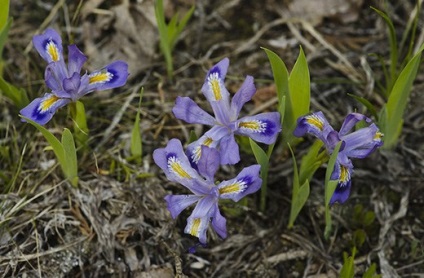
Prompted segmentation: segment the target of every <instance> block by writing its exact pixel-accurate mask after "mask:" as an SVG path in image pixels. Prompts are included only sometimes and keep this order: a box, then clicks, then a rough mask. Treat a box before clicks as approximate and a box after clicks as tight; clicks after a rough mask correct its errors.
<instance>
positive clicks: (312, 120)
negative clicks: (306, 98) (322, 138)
mask: <svg viewBox="0 0 424 278" xmlns="http://www.w3.org/2000/svg"><path fill="white" fill-rule="evenodd" d="M305 118H306V121H307V122H308V124H310V125H313V126H315V127H316V128H318V129H319V130H321V131H322V130H323V129H324V122H323V121H322V120H321V119H320V118H319V117H317V116H315V115H310V116H307V117H305Z"/></svg>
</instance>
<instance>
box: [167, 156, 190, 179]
mask: <svg viewBox="0 0 424 278" xmlns="http://www.w3.org/2000/svg"><path fill="white" fill-rule="evenodd" d="M168 167H169V169H170V170H171V171H172V172H174V173H175V174H177V175H178V176H180V177H181V178H183V179H191V176H190V175H189V174H188V173H187V172H186V171H185V170H184V169H183V167H182V166H181V163H180V162H179V161H178V160H177V159H176V158H175V157H174V156H172V157H170V158H169V159H168Z"/></svg>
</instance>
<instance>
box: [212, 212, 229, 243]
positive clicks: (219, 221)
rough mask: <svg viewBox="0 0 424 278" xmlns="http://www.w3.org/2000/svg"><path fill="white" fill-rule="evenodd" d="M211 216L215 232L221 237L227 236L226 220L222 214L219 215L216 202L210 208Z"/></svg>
mask: <svg viewBox="0 0 424 278" xmlns="http://www.w3.org/2000/svg"><path fill="white" fill-rule="evenodd" d="M211 216H212V227H213V229H214V230H215V232H216V233H217V234H218V235H219V236H220V237H221V238H226V237H227V220H226V219H225V217H224V216H222V215H221V212H220V211H219V208H218V204H215V205H214V207H213V208H212V210H211Z"/></svg>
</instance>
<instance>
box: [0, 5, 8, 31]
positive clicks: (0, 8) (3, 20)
mask: <svg viewBox="0 0 424 278" xmlns="http://www.w3.org/2000/svg"><path fill="white" fill-rule="evenodd" d="M8 18H9V0H2V1H1V2H0V30H1V29H3V28H4V27H5V26H6V24H7V21H8Z"/></svg>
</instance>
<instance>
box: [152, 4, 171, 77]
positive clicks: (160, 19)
mask: <svg viewBox="0 0 424 278" xmlns="http://www.w3.org/2000/svg"><path fill="white" fill-rule="evenodd" d="M155 16H156V23H157V25H158V31H159V44H160V49H161V51H162V54H163V56H164V57H165V62H166V69H167V73H168V77H169V78H171V77H172V74H173V71H174V69H173V64H172V56H171V48H170V39H169V36H168V28H167V25H166V22H165V12H164V9H163V0H156V2H155Z"/></svg>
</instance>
